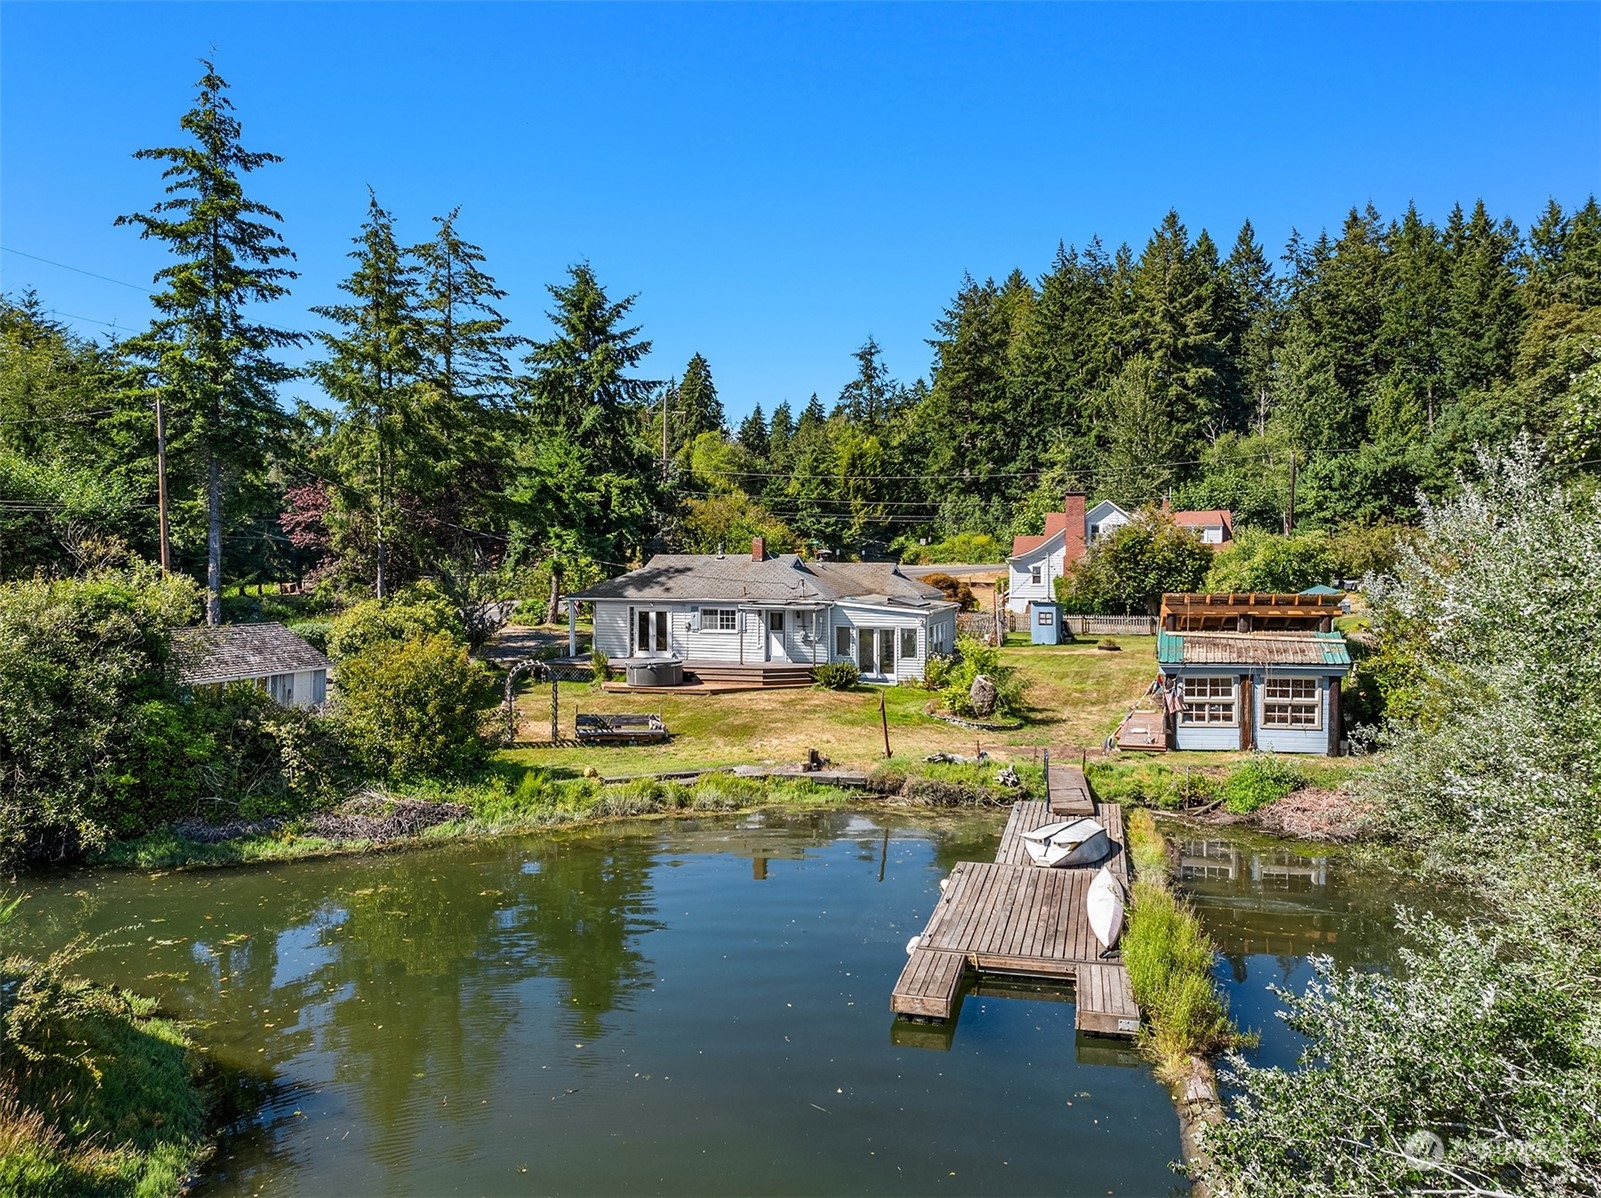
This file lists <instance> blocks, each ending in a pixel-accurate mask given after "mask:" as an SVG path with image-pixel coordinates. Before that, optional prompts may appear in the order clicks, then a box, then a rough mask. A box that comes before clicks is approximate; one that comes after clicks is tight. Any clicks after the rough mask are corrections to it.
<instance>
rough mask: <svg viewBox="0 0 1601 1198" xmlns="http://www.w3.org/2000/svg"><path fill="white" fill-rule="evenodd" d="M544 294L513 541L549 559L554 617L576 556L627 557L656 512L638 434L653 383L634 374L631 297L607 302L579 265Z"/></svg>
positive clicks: (651, 475)
mask: <svg viewBox="0 0 1601 1198" xmlns="http://www.w3.org/2000/svg"><path fill="white" fill-rule="evenodd" d="M548 290H549V291H550V294H551V296H552V298H553V299H554V300H555V301H556V306H555V308H554V309H553V310H551V311H550V312H549V313H547V315H548V316H549V318H550V320H551V323H552V324H553V325H554V326H555V329H554V333H553V335H552V336H551V337H550V338H549V339H548V340H545V341H536V342H534V343H533V347H532V349H531V351H530V352H529V354H528V357H527V365H528V368H529V372H530V373H529V375H528V378H527V381H526V384H525V403H524V414H525V418H524V421H523V430H522V449H521V451H520V461H521V463H522V465H523V467H524V470H525V474H526V477H525V479H524V482H523V484H522V492H523V495H524V499H525V511H527V512H528V513H529V519H528V523H527V526H526V527H525V528H524V529H523V530H522V531H521V533H520V539H521V540H522V541H523V542H524V543H525V544H526V546H527V549H528V550H529V551H530V552H534V553H542V554H544V555H545V556H546V558H547V560H549V562H550V563H551V567H552V568H551V594H552V599H551V602H550V605H549V609H548V611H547V615H548V616H549V618H551V619H554V618H555V596H556V595H557V594H558V592H559V590H560V585H561V579H562V575H563V572H564V570H566V569H567V568H568V567H569V566H571V565H573V564H576V563H577V562H578V561H580V560H581V559H588V560H591V561H596V562H605V563H610V564H613V565H616V564H621V563H625V562H627V561H629V560H630V559H631V558H632V557H633V556H634V555H636V554H637V553H638V552H639V551H640V549H641V548H642V547H643V546H644V545H645V543H646V541H647V540H648V539H649V537H650V536H651V533H652V530H653V528H654V526H655V524H656V522H657V521H658V520H659V518H660V516H661V505H662V496H661V493H660V488H659V486H658V484H657V482H656V480H655V472H654V471H653V470H652V469H651V458H652V453H651V447H650V446H649V445H647V444H646V442H645V438H644V436H643V435H642V427H643V422H644V419H645V417H646V415H647V413H646V407H647V405H648V404H649V403H650V401H651V398H652V395H653V393H654V392H655V390H656V389H657V388H658V387H659V386H660V384H659V383H657V382H654V381H652V380H650V379H647V378H643V377H641V376H639V375H637V374H635V373H634V370H635V368H636V367H637V366H638V364H639V363H640V361H641V360H643V359H644V357H645V356H646V355H647V354H648V353H650V348H651V343H650V342H649V341H643V340H640V338H639V331H640V330H639V326H637V325H628V324H627V323H626V321H627V319H628V314H629V312H630V311H631V310H632V308H633V306H634V301H635V300H636V299H637V297H636V296H628V297H626V298H625V299H621V300H616V301H613V300H612V299H610V298H609V297H608V296H607V294H606V291H605V289H604V288H603V287H602V286H601V285H600V282H599V281H598V280H597V279H596V278H595V272H594V271H593V270H592V269H591V268H590V266H589V264H588V263H587V262H583V263H579V264H578V265H576V266H573V267H570V268H568V278H567V281H566V282H565V283H561V284H552V285H551V286H550V287H549V288H548Z"/></svg>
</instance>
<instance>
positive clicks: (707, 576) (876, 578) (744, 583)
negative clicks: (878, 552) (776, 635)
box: [569, 553, 940, 603]
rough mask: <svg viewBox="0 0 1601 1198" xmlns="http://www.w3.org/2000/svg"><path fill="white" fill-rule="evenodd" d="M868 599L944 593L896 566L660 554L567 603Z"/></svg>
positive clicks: (781, 557)
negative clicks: (637, 567)
mask: <svg viewBox="0 0 1601 1198" xmlns="http://www.w3.org/2000/svg"><path fill="white" fill-rule="evenodd" d="M864 595H879V596H883V595H892V596H896V597H900V598H906V599H938V598H939V597H940V591H939V589H938V588H937V587H931V586H929V585H928V584H926V583H922V582H918V581H917V580H916V579H912V578H907V577H906V576H905V575H904V574H902V573H901V572H900V569H899V568H898V567H897V566H896V565H895V564H894V563H893V562H803V561H801V559H800V558H799V557H797V556H796V555H795V554H793V553H783V554H779V555H778V556H776V557H770V558H767V559H766V560H765V561H759V562H758V561H752V560H751V558H750V555H749V554H738V555H734V554H729V555H727V556H724V557H717V556H716V555H714V554H692V553H659V554H657V555H656V556H655V557H653V558H651V559H650V561H649V562H647V563H646V564H645V565H644V566H642V567H640V568H639V569H638V570H630V571H629V572H628V573H627V574H623V575H620V576H618V577H617V578H612V579H608V580H607V581H605V582H601V583H597V584H596V585H594V586H592V587H590V588H588V589H587V590H584V591H580V592H579V593H578V594H576V595H571V596H569V598H572V599H578V600H585V601H588V600H592V599H658V600H672V601H675V602H684V601H707V602H719V601H724V600H726V601H730V602H736V603H818V602H823V603H828V602H832V601H834V600H836V599H845V598H851V597H855V596H864Z"/></svg>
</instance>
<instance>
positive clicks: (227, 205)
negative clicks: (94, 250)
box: [116, 60, 304, 624]
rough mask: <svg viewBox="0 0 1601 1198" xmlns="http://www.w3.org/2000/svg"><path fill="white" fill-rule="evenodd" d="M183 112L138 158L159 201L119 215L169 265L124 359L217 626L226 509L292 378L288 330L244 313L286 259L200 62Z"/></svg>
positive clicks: (235, 129) (211, 70)
mask: <svg viewBox="0 0 1601 1198" xmlns="http://www.w3.org/2000/svg"><path fill="white" fill-rule="evenodd" d="M201 65H202V66H203V67H204V68H205V70H204V73H203V74H202V75H201V78H200V82H199V84H198V86H199V89H200V90H199V94H198V95H197V97H196V100H195V106H194V107H193V108H191V109H190V110H189V111H188V112H187V113H185V114H184V116H183V118H182V120H181V121H180V124H181V125H182V127H183V130H184V132H185V133H187V134H188V135H189V137H190V139H191V141H190V142H189V143H188V144H185V145H179V146H164V147H159V148H155V149H146V150H139V151H138V152H137V153H136V154H135V155H134V157H136V158H139V159H144V160H148V161H154V162H164V163H166V164H167V169H166V170H165V171H164V172H163V173H162V178H163V179H165V180H167V188H166V194H167V195H168V196H169V197H171V198H169V199H166V200H162V201H161V202H159V203H157V204H156V205H155V206H154V207H153V208H152V209H151V210H150V211H149V212H144V213H133V214H130V215H127V216H119V217H118V218H117V221H116V223H117V224H119V225H132V226H134V227H136V228H138V230H139V235H140V237H141V238H148V239H153V240H156V241H161V242H165V243H166V245H167V247H168V249H169V251H170V252H171V254H172V257H173V259H174V261H173V262H171V263H170V264H169V265H167V266H164V267H163V268H162V269H160V270H159V271H157V272H156V275H155V281H156V283H157V284H158V286H160V287H161V288H162V290H161V291H159V292H158V293H157V294H156V295H155V297H154V299H153V300H152V303H153V304H154V306H155V308H156V315H155V317H154V318H153V319H152V320H151V324H150V328H149V330H148V331H147V332H145V333H142V334H140V335H139V336H137V337H133V338H131V339H129V341H127V342H126V343H125V346H124V349H125V351H126V352H127V353H128V354H129V355H130V356H131V357H132V358H134V359H136V360H137V361H139V362H141V363H143V365H144V367H145V379H146V381H147V384H148V386H149V387H150V388H151V389H153V390H156V391H159V393H160V396H161V398H162V401H163V403H164V406H165V409H166V413H165V415H166V420H167V427H168V429H169V430H170V432H169V438H170V445H169V449H170V457H171V460H172V462H173V464H174V466H176V467H178V468H179V469H178V471H175V473H179V474H180V475H181V474H188V475H190V476H191V477H196V478H197V481H198V483H199V490H200V491H201V492H202V493H203V495H204V503H205V512H206V520H205V526H206V592H207V596H206V622H207V623H209V624H218V623H220V622H221V620H222V585H223V536H224V533H223V525H224V518H225V511H224V509H225V507H226V500H227V497H228V495H229V494H230V492H233V491H237V490H238V489H239V487H240V484H241V480H243V479H244V478H245V477H246V476H249V475H251V474H260V473H262V472H263V471H264V470H265V468H266V461H267V453H268V450H269V447H270V446H271V445H272V443H273V442H274V441H275V440H277V439H278V438H280V437H281V436H282V435H283V431H284V427H285V417H284V413H283V410H282V409H281V408H280V407H279V406H278V396H277V391H276V388H277V386H278V384H279V383H282V382H285V381H287V380H288V379H290V378H292V377H293V376H294V372H293V371H292V370H291V369H290V368H289V367H288V366H286V365H284V364H283V363H282V362H280V361H279V360H278V359H277V357H276V356H275V355H276V354H277V353H278V352H279V351H282V350H284V349H287V348H289V347H291V346H297V345H300V344H301V343H302V342H303V341H304V336H303V335H302V334H300V333H298V332H292V331H289V330H286V329H280V328H277V327H276V326H273V325H269V324H265V323H262V322H261V321H259V320H255V319H252V317H251V314H250V313H251V308H252V306H253V305H256V304H263V303H270V302H271V301H273V300H276V299H281V298H283V297H284V296H286V295H287V294H288V287H287V284H288V282H289V281H290V280H291V279H293V278H295V277H296V272H295V271H294V270H293V269H291V268H290V267H289V266H287V265H285V264H284V263H285V261H286V260H292V259H293V258H294V254H293V253H292V252H291V251H290V249H289V247H288V246H287V245H285V244H284V242H283V237H282V235H281V234H280V233H279V231H278V228H277V226H278V225H280V224H282V223H283V217H282V216H281V215H279V214H278V213H277V212H275V211H274V210H273V209H271V208H269V207H267V206H266V205H265V204H263V203H261V202H260V201H257V200H253V199H250V198H249V197H248V196H246V195H245V192H244V184H243V177H244V176H245V175H247V174H249V173H250V172H252V171H255V170H258V169H260V168H261V167H263V166H266V165H268V164H270V163H275V162H280V161H282V160H281V159H280V158H279V157H278V156H277V155H276V154H270V153H266V152H263V151H255V150H246V149H245V148H244V147H243V146H242V145H241V144H240V124H239V119H238V118H237V117H236V116H234V109H233V104H232V102H231V101H230V100H229V99H228V97H227V94H226V93H227V90H228V84H227V82H226V81H225V80H224V79H223V78H222V76H221V75H219V74H218V73H217V69H216V67H215V66H214V65H213V64H212V63H210V62H207V61H204V60H202V63H201Z"/></svg>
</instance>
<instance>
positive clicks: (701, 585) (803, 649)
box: [568, 537, 956, 683]
mask: <svg viewBox="0 0 1601 1198" xmlns="http://www.w3.org/2000/svg"><path fill="white" fill-rule="evenodd" d="M568 598H569V600H572V601H573V603H572V604H570V605H569V611H570V612H571V611H573V609H574V604H576V603H577V602H585V603H589V604H591V605H592V606H593V609H594V613H595V648H596V649H598V650H599V651H600V652H602V653H604V654H606V655H607V657H608V658H612V659H614V660H615V659H625V658H642V657H661V658H677V659H678V660H680V661H682V662H683V663H684V666H685V668H686V669H688V670H689V671H690V672H691V673H693V672H694V671H695V669H696V667H697V666H701V667H703V668H707V669H710V668H713V667H716V668H717V669H719V671H721V672H722V673H724V674H727V673H730V672H732V671H735V670H738V669H741V668H744V669H748V670H749V671H750V672H753V673H754V672H758V671H759V670H760V669H761V668H762V667H767V666H784V665H789V666H818V665H824V664H826V663H829V662H836V661H849V662H853V663H855V665H856V666H857V668H858V669H859V670H861V673H862V677H863V679H864V680H866V681H869V682H884V683H889V682H896V681H899V680H901V679H917V678H921V677H922V676H923V666H924V663H925V662H926V661H927V660H928V658H929V657H930V656H943V655H945V654H948V653H950V652H951V651H952V650H953V649H954V648H955V645H956V604H954V603H951V602H949V601H948V600H946V599H945V598H944V596H943V595H942V594H941V592H940V591H939V590H938V589H937V588H935V587H931V586H929V585H927V584H926V583H922V582H918V581H916V580H915V579H912V578H908V577H907V576H906V575H904V574H902V573H901V572H900V568H899V567H898V566H896V565H895V564H894V563H890V562H820V561H802V560H801V559H800V558H799V557H798V556H796V555H795V554H792V553H783V554H777V555H775V556H772V557H769V556H768V555H767V550H766V545H765V544H764V543H763V541H762V539H761V538H760V537H758V538H756V540H754V541H753V542H752V544H751V552H750V554H749V555H746V554H732V555H725V554H658V555H656V556H655V557H653V558H651V559H650V561H649V562H648V563H647V564H646V565H645V566H643V567H641V568H640V569H638V570H632V571H630V572H629V573H627V574H623V575H621V576H619V577H617V578H612V579H609V580H607V581H606V582H602V583H598V584H597V585H595V586H592V587H590V588H588V589H587V590H585V591H582V592H580V593H578V594H575V595H570V596H568ZM569 650H570V651H571V652H574V653H576V651H577V636H576V633H575V632H574V631H573V630H572V629H571V628H570V629H569Z"/></svg>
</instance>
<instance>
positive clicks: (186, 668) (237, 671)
mask: <svg viewBox="0 0 1601 1198" xmlns="http://www.w3.org/2000/svg"><path fill="white" fill-rule="evenodd" d="M172 654H173V658H174V660H175V661H176V662H177V664H178V681H180V682H182V683H185V684H187V685H189V686H205V685H208V684H211V683H216V682H236V681H239V680H240V679H247V678H266V677H269V676H270V675H273V674H292V673H294V672H295V671H296V670H326V669H328V668H330V667H331V666H332V665H333V663H332V662H331V661H329V660H328V659H327V658H326V657H324V656H323V655H322V654H321V653H318V652H317V650H315V649H313V648H312V647H311V646H310V645H309V644H307V643H306V642H305V641H303V640H302V639H301V638H300V637H298V636H296V635H295V634H294V633H292V632H290V631H289V629H287V628H285V627H284V626H283V625H282V624H222V625H219V626H217V627H216V628H180V629H178V630H177V631H176V632H174V633H173V634H172Z"/></svg>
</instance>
